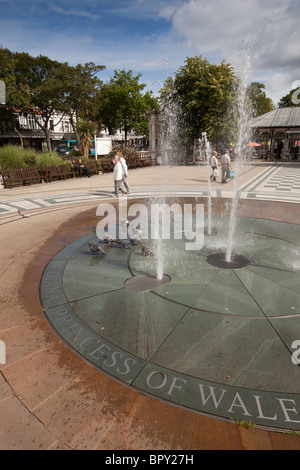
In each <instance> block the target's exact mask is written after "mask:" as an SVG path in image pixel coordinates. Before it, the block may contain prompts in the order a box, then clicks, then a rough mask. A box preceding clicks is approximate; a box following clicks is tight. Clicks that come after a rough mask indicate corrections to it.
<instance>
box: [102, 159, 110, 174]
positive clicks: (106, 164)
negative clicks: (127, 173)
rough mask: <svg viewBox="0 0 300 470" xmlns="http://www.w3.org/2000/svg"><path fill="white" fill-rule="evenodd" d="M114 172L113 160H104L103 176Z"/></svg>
mask: <svg viewBox="0 0 300 470" xmlns="http://www.w3.org/2000/svg"><path fill="white" fill-rule="evenodd" d="M110 171H113V164H112V161H111V160H102V174H104V173H109V172H110Z"/></svg>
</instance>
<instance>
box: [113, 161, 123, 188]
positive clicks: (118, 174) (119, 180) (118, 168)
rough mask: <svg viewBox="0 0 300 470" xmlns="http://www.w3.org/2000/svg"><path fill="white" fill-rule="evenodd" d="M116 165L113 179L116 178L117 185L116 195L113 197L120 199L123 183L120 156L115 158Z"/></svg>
mask: <svg viewBox="0 0 300 470" xmlns="http://www.w3.org/2000/svg"><path fill="white" fill-rule="evenodd" d="M113 163H114V165H115V166H114V171H113V178H114V183H115V194H114V196H113V197H118V196H119V191H120V186H121V184H122V181H123V170H122V165H121V163H120V157H119V155H116V156H115V159H114V161H113Z"/></svg>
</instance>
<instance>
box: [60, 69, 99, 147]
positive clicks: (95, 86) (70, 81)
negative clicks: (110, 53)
mask: <svg viewBox="0 0 300 470" xmlns="http://www.w3.org/2000/svg"><path fill="white" fill-rule="evenodd" d="M104 69H105V66H104V65H95V64H94V63H93V62H89V63H86V64H85V65H81V64H78V65H76V66H75V67H70V66H69V67H68V68H67V70H66V75H65V77H64V90H65V96H64V104H63V108H64V110H65V113H66V114H67V115H68V117H69V118H70V123H71V125H72V127H73V129H74V132H75V133H76V138H77V141H78V143H80V140H79V139H80V136H79V135H78V134H77V132H76V122H78V121H79V119H83V120H88V121H96V115H97V112H98V109H97V104H99V96H100V91H101V85H102V81H101V80H100V79H99V78H98V77H97V73H98V72H100V71H102V70H104Z"/></svg>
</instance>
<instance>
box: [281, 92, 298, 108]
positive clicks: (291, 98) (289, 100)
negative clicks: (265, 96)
mask: <svg viewBox="0 0 300 470" xmlns="http://www.w3.org/2000/svg"><path fill="white" fill-rule="evenodd" d="M299 98H300V88H294V89H293V90H291V91H290V92H289V93H288V94H287V95H285V96H283V97H282V98H281V100H280V101H279V103H278V106H279V107H280V108H286V107H289V106H300V99H299Z"/></svg>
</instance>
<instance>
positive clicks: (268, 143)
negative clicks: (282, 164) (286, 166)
mask: <svg viewBox="0 0 300 470" xmlns="http://www.w3.org/2000/svg"><path fill="white" fill-rule="evenodd" d="M251 127H252V129H253V131H254V132H255V133H256V139H257V142H258V143H260V144H261V146H262V149H265V150H266V151H267V152H269V153H270V154H272V155H275V156H276V158H283V159H287V160H298V158H299V157H300V150H299V147H300V107H297V106H292V107H287V108H278V109H275V110H274V111H271V112H269V113H266V114H263V115H262V116H258V117H256V118H255V119H253V120H252V121H251Z"/></svg>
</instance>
